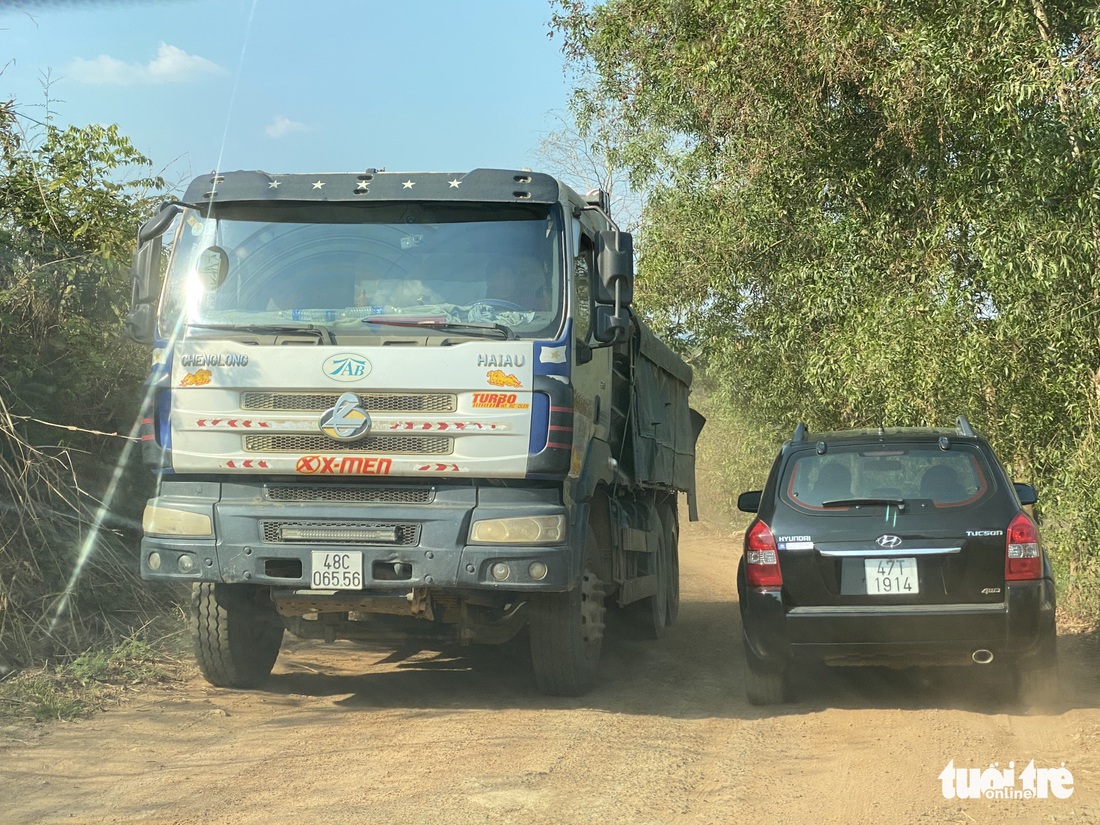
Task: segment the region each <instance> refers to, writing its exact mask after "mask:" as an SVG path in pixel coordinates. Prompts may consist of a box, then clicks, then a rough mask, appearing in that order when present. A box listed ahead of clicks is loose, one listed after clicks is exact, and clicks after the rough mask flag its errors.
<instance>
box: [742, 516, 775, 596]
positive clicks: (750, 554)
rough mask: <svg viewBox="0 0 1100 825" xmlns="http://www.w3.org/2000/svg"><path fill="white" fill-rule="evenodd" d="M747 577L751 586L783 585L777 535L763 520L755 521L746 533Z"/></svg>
mask: <svg viewBox="0 0 1100 825" xmlns="http://www.w3.org/2000/svg"><path fill="white" fill-rule="evenodd" d="M745 578H746V579H747V580H748V583H749V586H750V587H782V586H783V573H782V572H781V571H780V569H779V551H778V550H777V549H776V547H775V536H773V535H772V531H771V529H770V528H769V527H768V525H766V524H765V523H764V522H762V521H754V522H753V524H752V527H750V528H749V531H748V532H747V533H745Z"/></svg>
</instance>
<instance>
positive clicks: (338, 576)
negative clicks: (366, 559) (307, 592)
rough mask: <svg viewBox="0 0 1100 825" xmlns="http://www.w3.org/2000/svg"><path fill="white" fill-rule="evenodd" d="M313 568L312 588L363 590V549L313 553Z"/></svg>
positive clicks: (316, 551) (311, 574) (310, 582)
mask: <svg viewBox="0 0 1100 825" xmlns="http://www.w3.org/2000/svg"><path fill="white" fill-rule="evenodd" d="M311 555H312V557H313V559H312V562H313V563H312V567H313V570H312V572H311V573H310V576H309V586H310V589H312V590H362V589H363V553H362V551H361V550H342V551H340V552H330V551H327V550H314V551H312V553H311Z"/></svg>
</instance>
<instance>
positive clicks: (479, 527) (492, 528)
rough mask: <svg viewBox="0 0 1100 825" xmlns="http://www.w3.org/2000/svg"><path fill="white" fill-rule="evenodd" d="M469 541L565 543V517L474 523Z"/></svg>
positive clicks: (501, 519)
mask: <svg viewBox="0 0 1100 825" xmlns="http://www.w3.org/2000/svg"><path fill="white" fill-rule="evenodd" d="M470 541H471V542H476V543H478V544H560V543H561V542H563V541H565V516H564V515H556V516H520V517H518V518H491V519H484V520H482V521H475V522H474V523H473V526H471V527H470Z"/></svg>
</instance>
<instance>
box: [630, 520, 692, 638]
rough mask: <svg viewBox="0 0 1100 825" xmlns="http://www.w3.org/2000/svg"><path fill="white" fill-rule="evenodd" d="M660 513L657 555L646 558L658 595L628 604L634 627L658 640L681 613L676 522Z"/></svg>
mask: <svg viewBox="0 0 1100 825" xmlns="http://www.w3.org/2000/svg"><path fill="white" fill-rule="evenodd" d="M671 526H672V529H671V530H670V529H669V528H670V522H669V514H668V512H667V511H666V512H662V513H661V515H660V517H659V518H658V519H657V530H658V532H657V552H656V553H654V554H653V555H652V556H651V557H650V559H649V564H650V567H649V572H650V575H652V576H654V577H656V579H657V592H656V593H654V594H653V595H652V596H646V597H645V598H644V599H639V600H638V601H637V602H636V603H634V604H632V605H630V606H629V607H630V608H631V612H632V613H633V614H634V623H635V626H636V627H637V628H638V629H639V631H640V633H641V634H642V635H643V636H644V637H645V638H647V639H660V638H661V637H662V636H664V635H665V628H667V627H668V626H669V625H671V624H672V622H673V621H674V620H675V619H676V614H678V613H679V612H680V573H679V559H678V557H677V552H676V532H675V522H673V523H672V524H671Z"/></svg>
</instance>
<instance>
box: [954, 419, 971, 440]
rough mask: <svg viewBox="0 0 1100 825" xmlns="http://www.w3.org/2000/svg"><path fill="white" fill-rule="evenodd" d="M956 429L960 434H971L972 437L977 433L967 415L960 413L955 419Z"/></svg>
mask: <svg viewBox="0 0 1100 825" xmlns="http://www.w3.org/2000/svg"><path fill="white" fill-rule="evenodd" d="M955 429H956V430H958V432H959V435H965V436H969V437H970V438H973V437H974V435H975V433H974V428H973V427H971V426H970V422H969V421H967V420H966V416H965V415H960V416H959V417H958V418H956V419H955Z"/></svg>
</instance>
